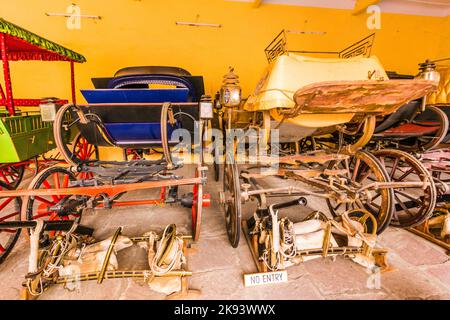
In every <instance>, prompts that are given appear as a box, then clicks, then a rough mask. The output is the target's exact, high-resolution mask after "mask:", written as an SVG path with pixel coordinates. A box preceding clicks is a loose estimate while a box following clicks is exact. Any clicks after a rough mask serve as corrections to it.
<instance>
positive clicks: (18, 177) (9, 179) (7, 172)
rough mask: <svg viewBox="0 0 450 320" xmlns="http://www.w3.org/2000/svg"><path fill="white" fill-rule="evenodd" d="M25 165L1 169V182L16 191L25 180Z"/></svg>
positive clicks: (8, 166)
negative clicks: (23, 179)
mask: <svg viewBox="0 0 450 320" xmlns="http://www.w3.org/2000/svg"><path fill="white" fill-rule="evenodd" d="M24 171H25V165H14V164H13V165H6V166H3V167H1V168H0V180H2V181H3V182H5V183H6V184H7V185H9V186H11V187H12V188H13V189H16V188H17V187H18V186H19V184H20V182H21V181H22V178H23V173H24Z"/></svg>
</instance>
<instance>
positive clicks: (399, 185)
mask: <svg viewBox="0 0 450 320" xmlns="http://www.w3.org/2000/svg"><path fill="white" fill-rule="evenodd" d="M428 185H429V183H427V182H380V183H376V182H375V183H371V184H370V185H367V186H365V187H363V188H360V189H359V190H357V191H356V193H359V192H362V191H364V190H368V189H374V190H377V189H389V188H393V189H398V188H424V187H425V188H426V187H427V186H428ZM280 192H286V196H289V195H293V194H294V193H300V194H304V195H311V196H317V197H322V198H327V199H328V198H330V197H333V198H334V194H335V193H338V191H333V192H329V193H317V192H313V191H310V190H307V189H304V188H300V187H294V186H289V187H280V188H270V189H258V190H251V191H244V192H242V196H243V197H244V198H248V197H251V196H255V195H258V194H266V193H269V194H270V193H280Z"/></svg>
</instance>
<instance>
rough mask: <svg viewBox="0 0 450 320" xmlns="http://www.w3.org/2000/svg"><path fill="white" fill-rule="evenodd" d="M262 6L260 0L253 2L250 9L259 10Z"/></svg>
mask: <svg viewBox="0 0 450 320" xmlns="http://www.w3.org/2000/svg"><path fill="white" fill-rule="evenodd" d="M261 4H262V0H253V2H252V7H253V8H259V7H260V6H261Z"/></svg>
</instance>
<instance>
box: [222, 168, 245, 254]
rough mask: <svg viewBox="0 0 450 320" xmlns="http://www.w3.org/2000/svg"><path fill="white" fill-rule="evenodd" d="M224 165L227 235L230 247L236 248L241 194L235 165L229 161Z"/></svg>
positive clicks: (239, 224)
mask: <svg viewBox="0 0 450 320" xmlns="http://www.w3.org/2000/svg"><path fill="white" fill-rule="evenodd" d="M227 160H228V161H227V162H226V163H225V166H224V176H223V188H224V193H225V195H226V200H225V203H224V211H225V222H226V227H227V235H228V239H229V241H230V243H231V245H232V246H233V247H234V248H236V247H237V246H238V244H239V240H240V232H241V211H242V208H241V207H242V204H241V192H240V185H239V173H238V168H237V164H236V163H235V162H234V161H233V160H230V159H227Z"/></svg>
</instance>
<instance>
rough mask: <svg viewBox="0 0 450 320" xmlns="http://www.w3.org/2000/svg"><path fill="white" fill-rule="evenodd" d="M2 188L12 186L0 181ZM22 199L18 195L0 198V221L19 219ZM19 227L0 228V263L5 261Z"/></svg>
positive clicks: (16, 237)
mask: <svg viewBox="0 0 450 320" xmlns="http://www.w3.org/2000/svg"><path fill="white" fill-rule="evenodd" d="M2 190H12V187H11V186H9V185H7V184H6V183H4V182H2V181H0V192H1V191H2ZM21 206H22V201H21V199H20V198H19V197H9V198H2V199H0V223H1V222H7V221H20V208H21ZM19 236H20V229H11V230H10V229H3V230H0V263H2V262H3V261H5V259H6V257H7V256H8V255H9V254H10V252H11V250H12V249H13V247H14V245H15V244H16V242H17V239H19Z"/></svg>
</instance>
